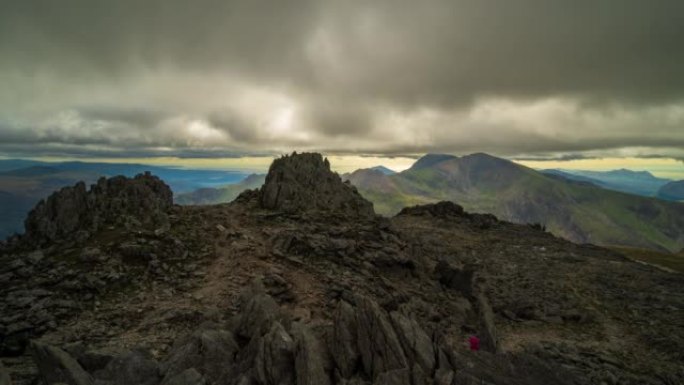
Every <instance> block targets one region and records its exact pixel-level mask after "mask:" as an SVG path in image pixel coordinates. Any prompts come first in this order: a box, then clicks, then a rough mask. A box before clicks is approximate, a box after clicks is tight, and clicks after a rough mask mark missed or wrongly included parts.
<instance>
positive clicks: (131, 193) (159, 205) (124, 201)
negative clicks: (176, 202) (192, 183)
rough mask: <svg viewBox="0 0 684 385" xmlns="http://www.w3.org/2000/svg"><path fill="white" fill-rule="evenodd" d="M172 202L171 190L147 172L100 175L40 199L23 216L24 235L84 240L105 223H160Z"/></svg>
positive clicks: (35, 238) (47, 239)
mask: <svg viewBox="0 0 684 385" xmlns="http://www.w3.org/2000/svg"><path fill="white" fill-rule="evenodd" d="M172 205H173V195H172V192H171V189H170V188H169V187H168V186H167V185H166V184H165V183H164V182H162V181H161V179H159V178H157V177H156V176H153V175H151V174H149V173H145V174H140V175H137V176H136V177H135V178H126V177H124V176H117V177H113V178H109V179H106V178H101V179H100V180H99V181H98V182H97V184H94V185H93V186H91V188H90V190H86V186H85V183H83V182H80V183H78V184H76V185H75V186H73V187H65V188H63V189H61V190H60V191H58V192H56V193H54V194H52V195H50V196H49V197H48V198H47V199H45V200H42V201H41V202H40V203H38V205H37V206H36V207H35V208H34V209H33V210H31V212H30V213H29V215H28V218H27V219H26V222H25V226H26V238H28V239H29V240H30V241H31V242H38V243H46V242H55V241H59V240H62V239H65V238H66V239H74V238H75V239H85V238H88V237H89V236H90V235H91V234H92V233H94V232H96V231H97V230H98V229H100V228H102V226H104V225H105V224H111V225H121V226H135V225H137V226H142V225H150V226H163V225H164V223H165V222H166V221H167V218H166V212H167V211H168V209H169V208H170V207H171V206H172Z"/></svg>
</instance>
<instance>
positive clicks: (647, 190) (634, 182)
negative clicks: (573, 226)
mask: <svg viewBox="0 0 684 385" xmlns="http://www.w3.org/2000/svg"><path fill="white" fill-rule="evenodd" d="M542 172H543V173H544V174H547V175H557V176H562V177H564V178H566V179H569V180H575V181H581V182H589V183H592V184H594V185H597V186H600V187H603V188H606V189H609V190H615V191H621V192H625V193H628V194H635V195H642V196H647V197H655V196H657V195H658V190H659V189H660V188H661V187H662V186H664V185H665V184H667V183H668V182H671V180H670V179H665V178H658V177H655V176H654V175H653V174H651V173H650V172H648V171H632V170H626V169H620V170H611V171H586V170H559V169H550V170H542Z"/></svg>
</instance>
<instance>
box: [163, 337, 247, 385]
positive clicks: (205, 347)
mask: <svg viewBox="0 0 684 385" xmlns="http://www.w3.org/2000/svg"><path fill="white" fill-rule="evenodd" d="M237 352H238V345H237V343H236V342H235V340H234V339H233V335H232V333H231V332H229V331H226V330H220V329H215V328H210V327H202V328H200V330H197V331H195V332H194V333H192V334H190V335H189V336H187V337H185V338H182V339H179V340H178V341H177V342H176V343H175V344H174V347H173V348H172V350H171V352H170V353H169V354H168V356H167V358H166V360H165V361H164V362H163V363H161V365H160V372H161V374H162V375H163V376H164V381H163V382H164V383H166V382H168V381H171V379H173V378H176V377H178V376H179V375H180V374H181V373H184V372H185V371H187V370H189V369H193V370H196V371H198V372H199V373H200V374H203V375H204V376H205V377H206V378H207V379H208V380H210V381H213V382H215V381H218V380H219V379H220V378H221V377H222V376H225V375H227V374H228V372H229V371H230V369H231V366H232V364H233V360H234V358H235V355H236V354H237Z"/></svg>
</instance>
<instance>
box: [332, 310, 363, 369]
mask: <svg viewBox="0 0 684 385" xmlns="http://www.w3.org/2000/svg"><path fill="white" fill-rule="evenodd" d="M357 338H358V337H357V324H356V313H355V311H354V308H353V307H352V306H351V305H350V304H349V303H347V302H346V301H340V302H339V304H338V306H337V309H336V310H335V315H334V324H333V336H332V342H331V344H330V352H331V353H332V356H333V359H334V361H335V365H336V366H337V369H338V370H339V372H340V374H341V375H342V377H343V378H350V377H351V376H352V375H354V373H355V371H356V367H357V366H358V363H359V360H360V359H361V353H359V348H358V346H357V344H356V341H357Z"/></svg>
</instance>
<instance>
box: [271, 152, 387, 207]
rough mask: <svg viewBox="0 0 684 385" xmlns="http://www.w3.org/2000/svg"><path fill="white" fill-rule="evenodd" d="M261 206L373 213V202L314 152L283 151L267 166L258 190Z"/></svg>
mask: <svg viewBox="0 0 684 385" xmlns="http://www.w3.org/2000/svg"><path fill="white" fill-rule="evenodd" d="M259 201H260V204H261V206H262V207H263V208H266V209H271V210H280V211H284V212H290V213H295V212H304V211H306V212H310V211H318V212H331V213H332V212H334V213H338V214H343V215H347V216H359V217H373V216H374V215H375V212H374V211H373V204H372V203H371V202H369V201H367V200H366V199H364V198H363V197H362V196H361V195H360V194H359V193H358V191H356V188H355V187H354V186H352V185H351V184H348V183H344V182H342V179H341V178H340V176H339V175H337V173H334V172H332V171H330V163H328V160H327V159H323V157H322V156H321V154H318V153H303V154H297V153H296V152H295V153H293V154H292V155H286V156H283V157H281V158H279V159H276V160H274V161H273V163H272V164H271V167H270V168H269V171H268V175H267V176H266V183H264V185H263V187H262V188H261V191H260V196H259Z"/></svg>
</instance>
